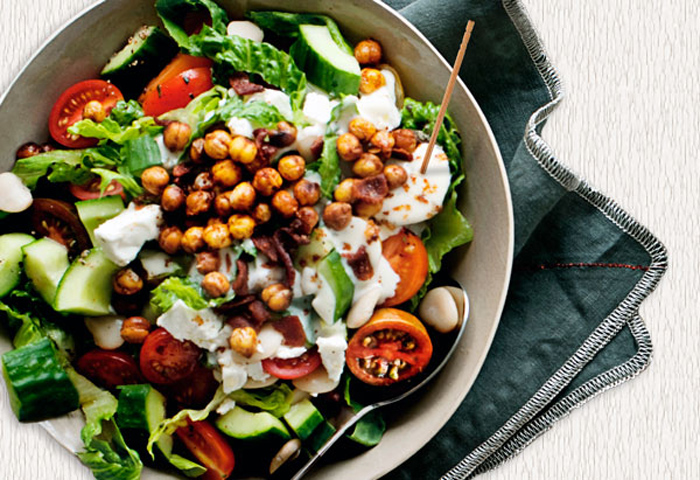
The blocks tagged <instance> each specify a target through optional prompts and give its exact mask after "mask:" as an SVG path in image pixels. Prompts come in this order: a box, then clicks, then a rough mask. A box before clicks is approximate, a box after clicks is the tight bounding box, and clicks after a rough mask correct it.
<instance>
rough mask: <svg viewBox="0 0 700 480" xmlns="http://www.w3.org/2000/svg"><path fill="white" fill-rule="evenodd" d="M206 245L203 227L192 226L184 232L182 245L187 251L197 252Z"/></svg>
mask: <svg viewBox="0 0 700 480" xmlns="http://www.w3.org/2000/svg"><path fill="white" fill-rule="evenodd" d="M205 245H206V244H205V242H204V229H203V228H202V227H190V228H188V229H187V230H185V233H183V234H182V239H181V240H180V246H181V247H182V249H183V250H184V251H185V252H187V253H196V252H198V251H200V250H202V249H203V248H204V247H205Z"/></svg>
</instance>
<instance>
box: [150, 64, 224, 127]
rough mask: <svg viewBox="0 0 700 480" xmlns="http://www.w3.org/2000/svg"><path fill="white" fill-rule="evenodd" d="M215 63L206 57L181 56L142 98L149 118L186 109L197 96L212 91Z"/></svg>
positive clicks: (168, 66) (151, 85)
mask: <svg viewBox="0 0 700 480" xmlns="http://www.w3.org/2000/svg"><path fill="white" fill-rule="evenodd" d="M211 66H212V61H211V60H209V59H207V58H203V57H193V56H191V55H185V54H183V53H180V54H178V55H177V56H176V57H175V58H174V59H173V61H172V62H170V63H169V64H168V65H167V66H166V67H165V68H164V69H163V70H162V71H161V72H160V73H159V74H158V76H157V77H156V78H154V79H153V80H151V81H150V82H149V83H148V85H146V88H145V89H144V91H143V94H142V95H141V96H140V97H139V102H141V104H142V106H143V111H144V113H145V114H146V115H149V116H152V117H158V116H159V115H162V114H163V113H165V112H168V111H170V110H174V109H176V108H182V107H184V106H186V105H187V104H188V103H190V101H191V100H192V99H193V98H195V97H196V96H197V95H199V94H201V93H204V92H206V91H207V90H210V89H211V88H212V87H213V86H214V83H213V82H212V79H211Z"/></svg>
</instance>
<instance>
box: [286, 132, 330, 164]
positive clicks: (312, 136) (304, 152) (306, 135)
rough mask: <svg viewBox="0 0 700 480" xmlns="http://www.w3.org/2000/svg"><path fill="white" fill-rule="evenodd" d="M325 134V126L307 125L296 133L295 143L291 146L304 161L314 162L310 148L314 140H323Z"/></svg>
mask: <svg viewBox="0 0 700 480" xmlns="http://www.w3.org/2000/svg"><path fill="white" fill-rule="evenodd" d="M325 133H326V127H325V125H309V126H306V127H303V128H302V129H300V130H299V131H297V139H296V142H294V143H293V144H292V147H293V149H296V150H297V151H298V152H299V154H300V155H301V156H302V157H304V159H306V161H308V162H311V161H313V160H315V158H314V157H313V155H312V154H311V146H312V145H313V144H314V142H315V141H316V140H318V139H319V137H320V138H323V135H324V134H325ZM307 171H308V170H307Z"/></svg>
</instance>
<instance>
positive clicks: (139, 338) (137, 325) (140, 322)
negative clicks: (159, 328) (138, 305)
mask: <svg viewBox="0 0 700 480" xmlns="http://www.w3.org/2000/svg"><path fill="white" fill-rule="evenodd" d="M150 331H151V324H150V322H149V321H148V320H146V319H145V318H143V317H129V318H127V319H126V320H124V322H123V323H122V328H121V336H122V338H123V339H124V341H125V342H126V343H143V342H144V340H146V337H147V336H148V334H149V333H150Z"/></svg>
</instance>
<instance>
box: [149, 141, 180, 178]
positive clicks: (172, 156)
mask: <svg viewBox="0 0 700 480" xmlns="http://www.w3.org/2000/svg"><path fill="white" fill-rule="evenodd" d="M153 139H154V140H155V141H156V145H158V150H160V161H161V163H162V164H163V167H164V168H167V169H168V170H171V169H172V168H174V167H175V165H177V164H178V163H180V155H182V151H178V152H172V151H170V149H169V148H168V147H166V146H165V143H164V142H163V134H162V133H160V134H158V135H156V136H155V137H154V138H153Z"/></svg>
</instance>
